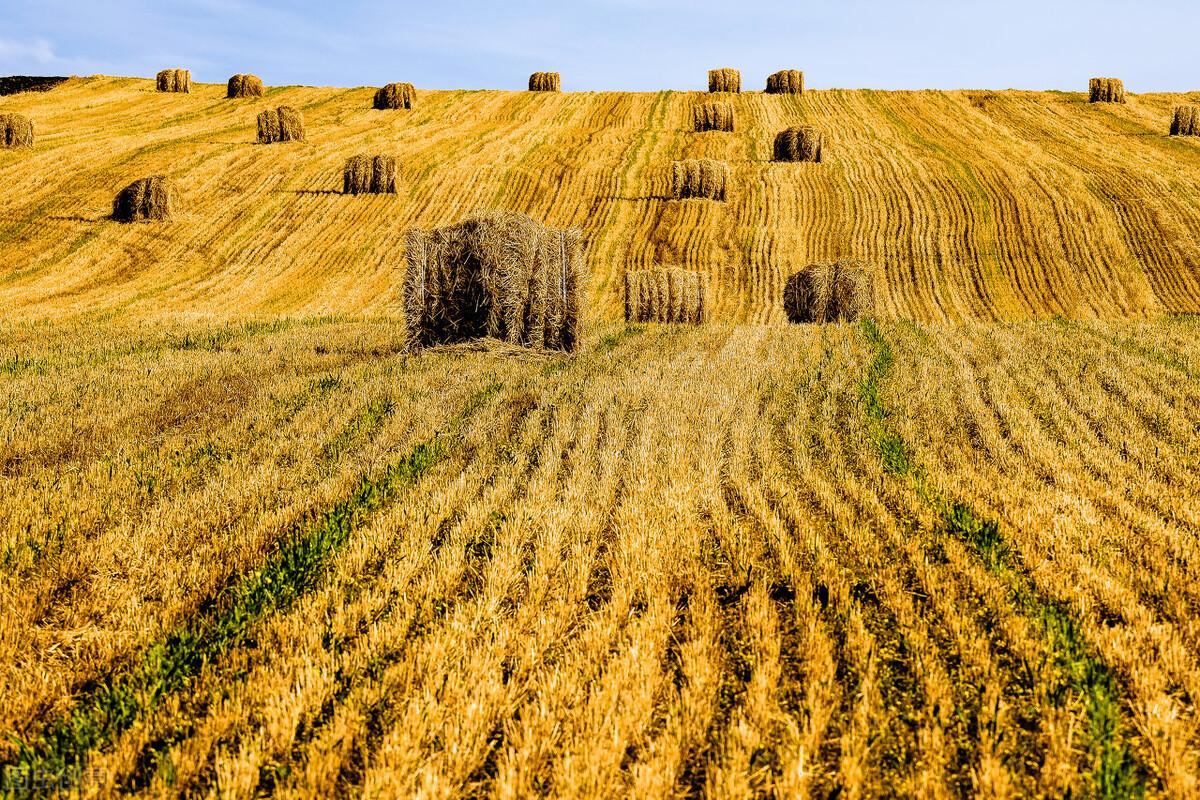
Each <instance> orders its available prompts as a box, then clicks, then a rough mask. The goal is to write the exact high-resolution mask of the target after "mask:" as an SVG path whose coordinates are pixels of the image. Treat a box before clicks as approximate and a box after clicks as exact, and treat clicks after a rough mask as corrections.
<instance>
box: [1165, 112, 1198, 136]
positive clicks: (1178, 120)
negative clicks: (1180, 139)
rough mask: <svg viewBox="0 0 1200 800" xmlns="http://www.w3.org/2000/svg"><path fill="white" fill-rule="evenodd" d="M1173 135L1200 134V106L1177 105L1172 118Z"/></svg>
mask: <svg viewBox="0 0 1200 800" xmlns="http://www.w3.org/2000/svg"><path fill="white" fill-rule="evenodd" d="M1171 135H1172V136H1200V106H1177V107H1176V108H1175V118H1174V119H1172V120H1171Z"/></svg>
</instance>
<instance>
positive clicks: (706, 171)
mask: <svg viewBox="0 0 1200 800" xmlns="http://www.w3.org/2000/svg"><path fill="white" fill-rule="evenodd" d="M729 182H730V177H729V165H728V164H726V163H725V162H724V161H714V160H713V159H710V158H700V159H691V160H687V161H676V162H675V163H673V164H672V165H671V193H672V195H673V196H674V198H675V199H676V200H688V199H700V200H716V201H717V202H720V203H724V202H725V200H726V197H727V196H728V191H729Z"/></svg>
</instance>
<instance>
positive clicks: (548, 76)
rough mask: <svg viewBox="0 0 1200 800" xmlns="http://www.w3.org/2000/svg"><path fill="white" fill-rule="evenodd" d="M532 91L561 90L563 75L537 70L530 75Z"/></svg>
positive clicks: (530, 88) (530, 89)
mask: <svg viewBox="0 0 1200 800" xmlns="http://www.w3.org/2000/svg"><path fill="white" fill-rule="evenodd" d="M529 91H531V92H561V91H562V75H560V74H559V73H557V72H535V73H533V74H532V75H530V76H529Z"/></svg>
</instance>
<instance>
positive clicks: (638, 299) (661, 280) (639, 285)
mask: <svg viewBox="0 0 1200 800" xmlns="http://www.w3.org/2000/svg"><path fill="white" fill-rule="evenodd" d="M708 293H709V283H708V275H705V274H702V273H699V272H691V271H689V270H685V269H680V268H678V267H664V268H660V269H645V270H631V271H629V272H626V273H625V321H626V322H665V323H684V324H691V325H698V324H701V323H704V322H707V321H708V318H709V309H708Z"/></svg>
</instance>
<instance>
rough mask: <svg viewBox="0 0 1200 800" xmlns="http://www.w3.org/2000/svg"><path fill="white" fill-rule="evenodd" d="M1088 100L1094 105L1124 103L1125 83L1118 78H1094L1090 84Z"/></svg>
mask: <svg viewBox="0 0 1200 800" xmlns="http://www.w3.org/2000/svg"><path fill="white" fill-rule="evenodd" d="M1088 100H1089V102H1092V103H1124V102H1125V83H1124V82H1123V81H1121V80H1120V79H1118V78H1092V80H1091V81H1090V82H1089V84H1088Z"/></svg>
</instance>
